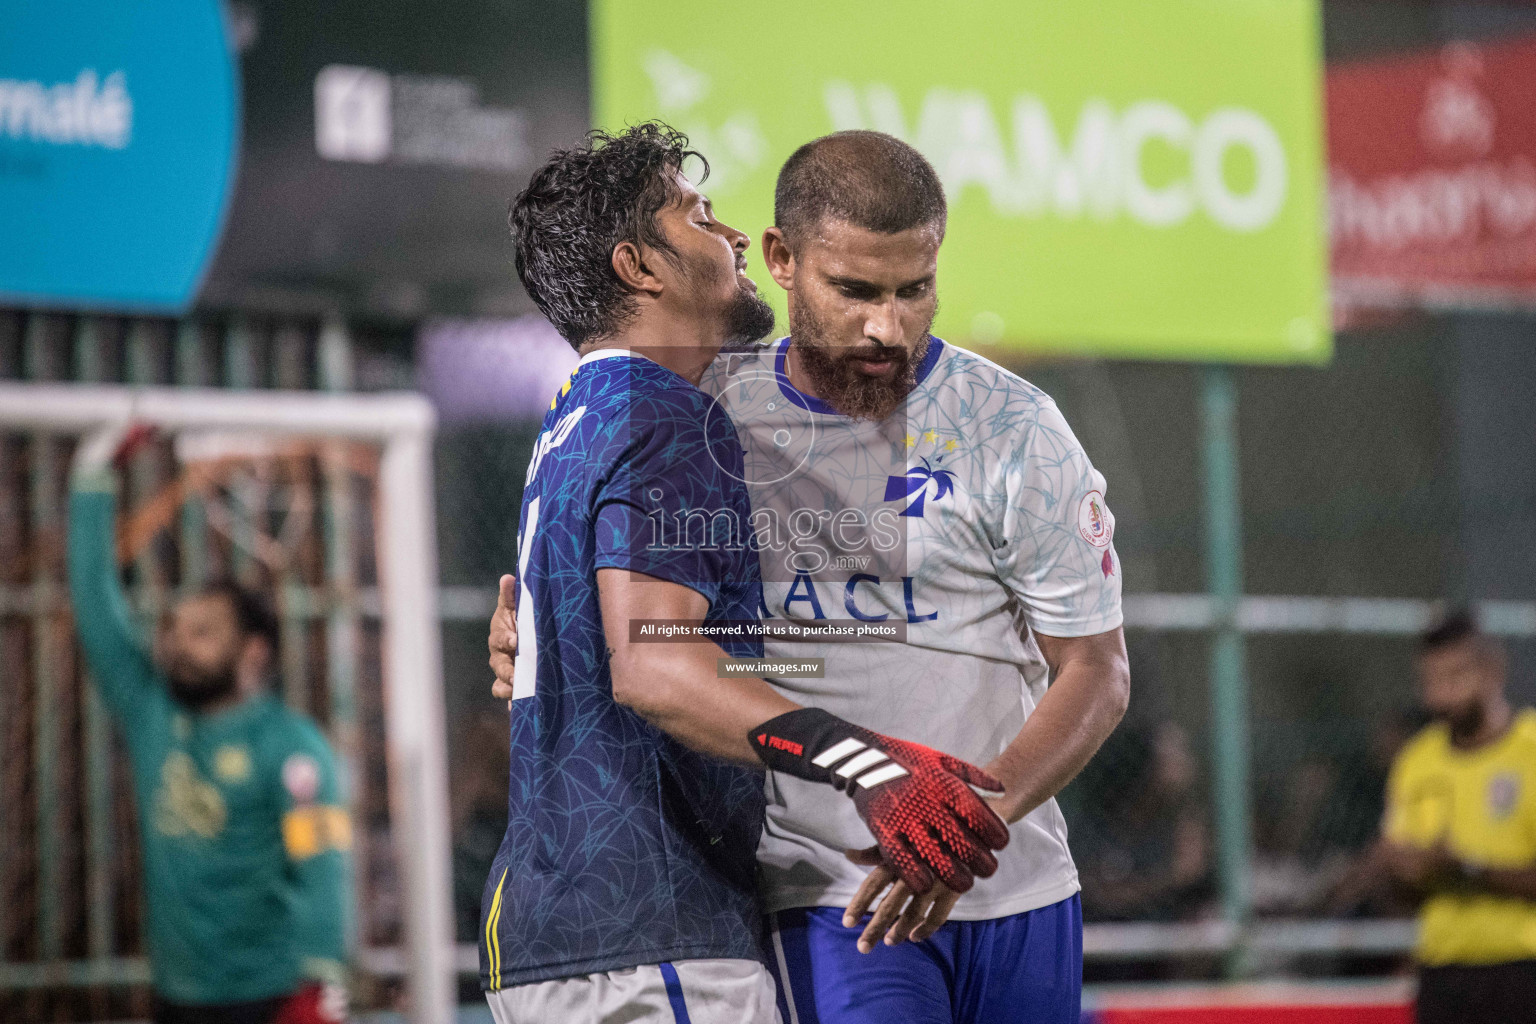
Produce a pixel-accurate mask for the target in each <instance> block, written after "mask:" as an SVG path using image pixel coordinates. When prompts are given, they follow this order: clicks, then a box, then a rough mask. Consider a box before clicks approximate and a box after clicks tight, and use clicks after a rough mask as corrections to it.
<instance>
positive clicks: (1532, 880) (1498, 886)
mask: <svg viewBox="0 0 1536 1024" xmlns="http://www.w3.org/2000/svg"><path fill="white" fill-rule="evenodd" d="M1472 879H1473V881H1474V883H1476V882H1481V883H1482V885H1481V887H1482V888H1483V889H1484V890H1485V891H1487V892H1490V893H1492V894H1493V895H1495V896H1513V897H1514V898H1516V899H1522V900H1536V868H1483V869H1481V870H1479V869H1476V868H1474V869H1472Z"/></svg>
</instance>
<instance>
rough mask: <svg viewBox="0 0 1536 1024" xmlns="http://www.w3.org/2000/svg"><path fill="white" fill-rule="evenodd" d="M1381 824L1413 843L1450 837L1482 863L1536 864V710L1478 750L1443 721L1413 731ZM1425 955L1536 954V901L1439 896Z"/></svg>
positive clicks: (1470, 960) (1429, 960) (1488, 959)
mask: <svg viewBox="0 0 1536 1024" xmlns="http://www.w3.org/2000/svg"><path fill="white" fill-rule="evenodd" d="M1383 830H1384V831H1385V833H1386V836H1387V838H1388V839H1390V840H1392V841H1393V842H1396V843H1402V844H1405V845H1409V846H1417V847H1422V848H1428V847H1431V846H1435V845H1437V844H1442V843H1443V844H1444V845H1445V846H1446V847H1447V848H1448V849H1449V850H1450V852H1451V853H1452V854H1453V855H1454V856H1456V857H1458V858H1460V859H1461V860H1463V861H1465V862H1467V863H1468V864H1471V865H1474V866H1476V867H1484V868H1528V867H1533V866H1536V711H1531V710H1530V709H1526V710H1523V711H1521V712H1520V713H1519V714H1517V715H1516V716H1515V721H1514V724H1513V725H1512V726H1511V727H1510V729H1509V731H1508V732H1506V733H1505V734H1504V735H1503V736H1501V737H1500V738H1499V739H1497V740H1495V741H1494V742H1492V743H1489V744H1487V745H1486V746H1483V747H1479V748H1478V749H1476V750H1462V749H1460V748H1458V747H1456V746H1454V745H1453V744H1452V743H1451V740H1450V733H1449V732H1448V731H1447V729H1446V727H1445V726H1444V725H1432V726H1430V727H1429V728H1427V729H1425V730H1424V731H1423V732H1421V733H1419V734H1418V735H1417V736H1415V737H1414V738H1413V739H1412V740H1410V741H1409V742H1408V744H1407V745H1406V746H1405V747H1404V748H1403V750H1402V753H1400V754H1398V756H1397V761H1396V763H1394V764H1393V766H1392V777H1391V780H1390V782H1389V783H1388V785H1387V813H1386V818H1385V821H1384V823H1383ZM1417 956H1418V959H1419V961H1420V962H1421V963H1423V964H1426V965H1428V966H1432V967H1439V966H1446V965H1453V964H1454V965H1472V966H1475V965H1480V964H1496V963H1505V962H1508V961H1512V960H1530V959H1536V902H1533V901H1531V900H1521V899H1514V898H1511V897H1505V896H1494V895H1491V894H1485V893H1483V894H1474V893H1438V894H1436V895H1433V896H1431V897H1430V898H1429V899H1428V900H1426V901H1425V902H1424V906H1423V909H1422V910H1421V911H1420V914H1419V942H1418V950H1417Z"/></svg>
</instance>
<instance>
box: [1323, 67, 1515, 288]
mask: <svg viewBox="0 0 1536 1024" xmlns="http://www.w3.org/2000/svg"><path fill="white" fill-rule="evenodd" d="M1327 96H1328V100H1327V103H1328V148H1329V155H1328V160H1329V176H1330V182H1329V206H1330V221H1331V228H1332V249H1333V257H1332V258H1333V289H1334V298H1335V302H1336V303H1337V304H1339V305H1340V306H1342V307H1343V309H1344V311H1346V315H1347V311H1348V310H1349V309H1351V308H1354V309H1360V308H1372V307H1375V308H1381V307H1402V306H1475V307H1505V306H1531V305H1536V37H1533V38H1524V39H1519V40H1515V41H1503V42H1498V43H1493V44H1489V45H1483V46H1475V45H1472V44H1468V43H1456V44H1453V45H1451V46H1448V47H1446V48H1445V49H1443V50H1441V51H1439V52H1438V53H1430V54H1416V55H1413V56H1409V57H1393V58H1389V59H1383V60H1372V61H1366V62H1361V63H1355V64H1345V65H1339V66H1335V67H1334V68H1332V69H1330V70H1329V72H1328V89H1327Z"/></svg>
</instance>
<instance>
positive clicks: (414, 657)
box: [0, 383, 457, 1024]
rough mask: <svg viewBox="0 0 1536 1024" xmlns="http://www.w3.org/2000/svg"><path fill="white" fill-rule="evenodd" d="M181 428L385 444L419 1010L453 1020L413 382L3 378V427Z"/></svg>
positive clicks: (441, 729) (399, 847) (394, 786)
mask: <svg viewBox="0 0 1536 1024" xmlns="http://www.w3.org/2000/svg"><path fill="white" fill-rule="evenodd" d="M125 421H131V422H134V423H145V424H150V425H153V426H155V427H157V428H160V429H161V430H163V431H165V432H167V433H171V434H184V433H188V432H220V433H224V434H227V435H233V436H239V435H243V434H247V433H248V434H250V435H253V436H260V437H264V438H277V439H291V440H307V441H314V442H321V443H324V442H328V441H353V442H364V443H367V444H369V445H372V446H375V447H376V448H377V450H378V452H379V457H378V466H377V481H376V487H377V491H376V493H377V500H376V502H375V505H376V519H377V529H376V558H377V577H378V591H379V605H380V608H379V613H380V627H381V633H382V635H381V638H380V656H381V660H382V691H383V692H382V703H383V721H384V729H385V737H384V749H385V759H386V777H387V789H388V810H389V821H390V832H391V834H392V837H393V846H394V851H395V857H396V858H397V861H398V870H399V875H398V877H399V887H400V890H401V891H400V894H399V897H400V917H401V924H402V929H403V932H404V935H403V940H404V941H403V945H404V952H405V954H406V956H405V965H404V967H405V971H404V973H405V980H406V984H407V987H408V1001H409V1004H410V1017H411V1019H412V1020H413V1021H415V1022H417V1024H449V1022H451V1021H452V1019H453V1016H454V1006H455V1003H456V1001H457V1000H456V993H457V980H456V975H455V965H454V935H453V917H452V892H451V881H450V877H451V876H450V871H451V867H450V848H449V817H448V798H449V797H448V779H447V756H446V749H445V741H446V737H445V730H446V721H445V709H444V704H443V681H442V651H441V637H440V632H439V622H438V615H437V554H436V552H437V538H436V526H435V520H434V509H433V500H432V495H433V474H432V438H433V434H434V431H435V429H436V418H435V415H434V412H433V410H432V407H431V405H430V404H429V403H428V402H427V401H426V399H424V398H423V397H421V396H419V395H415V394H408V393H388V394H366V395H358V394H334V393H317V392H291V391H290V392H284V391H244V392H238V391H226V390H214V389H195V388H168V387H160V388H155V387H143V388H138V387H113V386H93V385H73V384H30V383H29V384H15V383H0V434H3V435H8V436H22V437H31V438H46V437H49V436H55V435H66V436H74V437H79V436H80V435H83V434H86V433H88V432H90V431H91V430H93V429H95V428H97V427H100V426H103V425H107V424H111V423H118V422H125Z"/></svg>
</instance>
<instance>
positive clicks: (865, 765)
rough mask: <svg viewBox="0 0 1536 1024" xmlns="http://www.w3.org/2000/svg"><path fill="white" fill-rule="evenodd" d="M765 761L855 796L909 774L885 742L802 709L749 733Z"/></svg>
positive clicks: (826, 713) (834, 718) (840, 721)
mask: <svg viewBox="0 0 1536 1024" xmlns="http://www.w3.org/2000/svg"><path fill="white" fill-rule="evenodd" d="M747 738H748V740H749V741H750V742H751V744H752V748H753V749H754V750H756V751H757V756H758V757H760V758H762V759H763V763H764V764H766V765H767V766H768V767H769V768H772V769H773V770H774V771H776V772H784V773H785V774H786V775H794V776H796V777H798V778H802V779H809V780H810V781H812V782H825V783H827V784H828V785H832V786H836V787H837V788H838V789H847V790H849V791H850V793H851V792H852V788H853V786H854V785H855V784H858V785H860V786H862V787H864V788H866V789H867V788H871V787H873V786H877V785H880V784H881V783H883V782H890V781H891V780H893V779H897V778H900V777H901V776H903V775H906V774H907V771H906V769H904V768H902V767H901V766H899V765H897V764H895V763H894V762H893V761H892V760H891V758H890V756H889V754H888V753H887V751H886V748H885V742H887V741H886V739H885V737H883V736H880V735H878V734H876V733H872V732H870V731H869V730H868V729H864V728H861V727H859V726H857V725H854V724H853V723H852V722H849V721H846V720H845V719H842V718H838V717H837V716H836V715H834V714H832V713H831V712H829V711H823V710H822V709H820V708H797V709H796V710H794V711H790V712H788V713H786V714H782V715H780V716H779V717H777V718H770V719H769V720H768V721H766V722H764V723H763V724H762V725H759V726H758V727H757V728H756V729H753V730H752V731H751V732H750V733H748V734H747Z"/></svg>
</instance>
